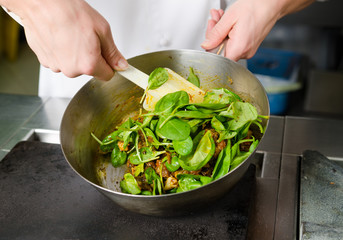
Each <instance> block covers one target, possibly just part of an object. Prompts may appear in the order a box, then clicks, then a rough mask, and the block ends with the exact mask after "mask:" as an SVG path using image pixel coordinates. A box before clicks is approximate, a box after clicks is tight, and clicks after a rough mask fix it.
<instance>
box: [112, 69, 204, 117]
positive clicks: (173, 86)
mask: <svg viewBox="0 0 343 240" xmlns="http://www.w3.org/2000/svg"><path fill="white" fill-rule="evenodd" d="M165 69H166V70H167V71H168V75H169V78H168V81H167V82H165V83H164V84H163V85H162V86H160V87H159V88H157V89H155V90H148V91H147V92H146V97H145V101H144V103H143V108H144V109H145V110H148V111H152V110H154V108H155V104H156V102H157V101H158V100H160V99H161V98H162V97H163V96H164V95H166V94H168V93H172V92H176V91H180V90H183V91H186V92H187V93H188V95H189V101H190V103H200V102H202V101H203V98H204V96H205V92H204V91H203V90H201V89H200V88H198V87H197V86H195V85H194V84H192V83H190V82H188V81H187V80H186V79H184V78H183V77H181V76H180V75H179V74H177V73H176V72H174V71H173V70H171V69H169V68H165ZM117 72H118V73H119V74H120V75H122V76H123V77H125V78H127V79H128V80H130V81H131V82H133V83H134V84H136V85H138V86H139V87H141V88H143V89H146V88H147V86H148V79H149V75H147V74H145V73H143V72H142V71H140V70H138V69H137V68H135V67H133V66H131V65H129V67H128V68H127V69H126V70H125V71H117Z"/></svg>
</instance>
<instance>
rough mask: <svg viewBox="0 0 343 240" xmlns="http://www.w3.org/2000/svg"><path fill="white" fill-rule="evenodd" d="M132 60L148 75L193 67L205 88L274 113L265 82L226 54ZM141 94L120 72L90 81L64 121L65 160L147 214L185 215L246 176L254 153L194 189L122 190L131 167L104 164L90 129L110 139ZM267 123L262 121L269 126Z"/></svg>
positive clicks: (177, 53) (174, 53)
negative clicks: (158, 192)
mask: <svg viewBox="0 0 343 240" xmlns="http://www.w3.org/2000/svg"><path fill="white" fill-rule="evenodd" d="M129 63H130V64H131V65H133V66H135V67H136V68H138V69H140V70H141V71H143V72H145V73H147V74H149V73H150V72H152V71H153V70H154V69H155V68H156V67H168V68H170V69H172V70H174V71H175V72H177V73H179V74H181V75H182V76H187V75H188V73H189V67H193V68H194V69H195V71H196V74H197V75H198V76H199V78H200V80H201V87H202V88H203V89H204V90H208V89H211V88H218V87H226V88H228V89H231V90H233V91H235V92H236V93H238V94H239V95H240V96H241V97H242V98H243V99H244V100H246V101H248V102H250V103H252V104H253V105H254V106H255V107H257V109H258V112H259V114H262V115H269V102H268V99H267V95H266V92H265V90H264V88H263V87H262V85H261V83H260V82H259V81H258V80H257V79H256V78H255V77H254V75H253V74H251V73H250V72H249V71H248V70H247V69H246V68H244V67H243V66H241V65H240V64H237V63H235V62H233V61H230V60H228V59H226V58H224V57H222V56H218V55H215V54H212V53H206V52H200V51H193V50H169V51H161V52H154V53H149V54H145V55H141V56H137V57H134V58H132V59H129ZM142 94H143V90H142V89H141V88H139V87H138V86H135V85H134V84H133V83H132V82H130V81H128V80H126V79H125V78H123V77H121V76H120V75H119V74H115V76H114V77H113V79H111V80H110V81H108V82H103V81H99V80H96V79H92V80H90V81H89V82H88V83H87V84H85V85H84V86H83V87H82V88H81V89H80V91H79V92H78V93H77V94H76V95H75V96H74V97H73V99H72V100H71V102H70V104H69V105H68V107H67V109H66V111H65V113H64V116H63V119H62V123H61V129H60V140H61V146H62V150H63V153H64V155H65V158H66V160H67V161H68V163H69V164H70V166H71V167H72V168H73V169H74V170H75V172H76V173H77V174H79V175H80V176H81V177H82V178H83V179H84V180H85V181H87V182H89V183H90V184H91V185H93V186H94V187H95V188H96V189H98V190H99V191H100V192H101V193H103V194H104V195H106V196H107V197H109V198H110V199H111V200H113V201H114V202H115V203H116V204H118V205H120V206H121V207H123V208H125V209H127V210H130V211H133V212H137V213H141V214H147V215H156V216H170V215H179V214H184V213H187V212H189V211H192V210H193V209H197V208H198V207H203V206H205V205H206V204H210V203H211V202H212V201H214V200H216V199H218V198H220V197H221V196H223V195H224V194H226V193H227V192H228V191H229V190H230V189H231V188H232V187H233V186H234V185H235V184H236V183H237V182H238V181H239V180H240V178H241V177H242V176H243V175H244V173H245V171H246V170H247V168H248V166H249V165H250V163H251V159H252V156H250V157H249V158H248V159H246V160H245V161H244V162H243V163H241V165H239V166H238V167H237V168H236V169H234V170H233V171H232V172H230V173H229V174H227V175H226V176H224V177H223V178H221V179H218V180H216V181H214V182H212V183H210V184H208V185H206V186H204V187H201V188H198V189H195V190H192V191H188V192H183V193H177V194H170V195H162V196H140V195H138V196H137V195H129V194H124V193H121V192H120V188H119V182H120V180H121V179H122V177H123V174H124V172H125V170H126V167H125V166H123V167H121V168H113V167H112V166H110V164H108V165H106V164H104V163H102V160H101V159H99V154H98V143H97V142H96V141H94V140H93V139H92V137H91V135H90V133H91V132H93V133H94V134H95V135H96V136H98V137H100V138H103V137H105V136H106V135H107V134H108V133H109V132H110V131H111V130H114V128H115V126H117V125H118V124H119V123H121V122H122V121H123V119H126V118H128V116H130V115H131V116H132V115H133V114H134V113H135V112H137V110H138V109H139V101H140V98H141V96H142ZM267 124H268V122H267V121H265V122H263V125H264V126H266V125H267ZM262 140H263V138H262Z"/></svg>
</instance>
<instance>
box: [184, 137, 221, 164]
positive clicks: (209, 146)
mask: <svg viewBox="0 0 343 240" xmlns="http://www.w3.org/2000/svg"><path fill="white" fill-rule="evenodd" d="M214 151H215V144H214V140H213V138H212V136H211V132H210V131H207V132H206V133H205V134H204V136H203V137H202V138H201V140H200V142H199V144H198V145H197V147H196V149H195V151H194V153H193V154H191V155H189V156H188V157H185V158H183V157H181V159H180V160H179V162H180V165H181V167H182V168H183V169H185V170H188V171H196V170H199V169H200V168H202V167H203V166H204V165H205V164H206V163H207V162H208V161H209V160H210V159H211V157H212V156H213V154H214Z"/></svg>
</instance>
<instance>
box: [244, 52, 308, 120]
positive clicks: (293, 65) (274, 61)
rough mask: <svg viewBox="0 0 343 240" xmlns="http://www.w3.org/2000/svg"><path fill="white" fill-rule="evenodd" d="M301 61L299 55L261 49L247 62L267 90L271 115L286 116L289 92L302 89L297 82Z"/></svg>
mask: <svg viewBox="0 0 343 240" xmlns="http://www.w3.org/2000/svg"><path fill="white" fill-rule="evenodd" d="M300 61H301V54H299V53H296V52H292V51H286V50H278V49H268V48H259V49H258V51H257V52H256V54H255V56H254V57H253V58H251V59H249V60H248V61H247V67H248V69H249V70H250V71H251V72H252V73H254V74H255V76H256V77H257V78H258V79H259V80H260V81H261V83H262V85H263V86H264V87H265V89H266V92H267V96H268V100H269V105H270V114H272V115H282V114H284V113H285V112H286V110H287V107H288V98H289V92H290V91H294V90H297V89H299V88H300V87H301V85H300V83H299V82H298V81H297V75H298V70H299V66H300Z"/></svg>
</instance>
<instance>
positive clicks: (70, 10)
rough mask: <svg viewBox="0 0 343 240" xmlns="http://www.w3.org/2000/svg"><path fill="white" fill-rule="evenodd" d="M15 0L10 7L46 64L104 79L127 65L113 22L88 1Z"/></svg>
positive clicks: (29, 41)
mask: <svg viewBox="0 0 343 240" xmlns="http://www.w3.org/2000/svg"><path fill="white" fill-rule="evenodd" d="M10 2H11V1H10ZM12 2H18V4H12V5H11V4H10V7H8V9H9V10H10V11H13V12H14V13H15V14H17V15H18V16H19V17H20V18H21V20H22V24H23V26H24V30H25V35H26V38H27V41H28V44H29V46H30V47H31V49H32V50H33V51H34V52H35V54H36V55H37V57H38V60H39V61H40V63H41V64H42V65H43V66H45V67H48V68H50V69H51V70H52V71H54V72H62V73H64V74H65V75H66V76H67V77H76V76H79V75H82V74H86V75H90V76H94V77H96V78H98V79H103V80H109V79H111V77H112V76H113V74H114V71H113V69H115V70H124V69H125V68H127V61H126V60H125V58H124V57H123V56H122V54H121V53H120V52H119V51H118V49H117V47H116V46H115V44H114V41H113V38H112V34H111V29H110V26H109V24H108V23H107V21H106V20H105V19H104V18H103V17H102V16H101V15H100V14H99V13H98V12H97V11H96V10H94V9H93V8H92V7H91V6H89V5H88V4H87V3H86V2H85V1H83V0H73V1H70V0H28V1H21V0H14V1H13V0H12ZM5 6H6V5H5ZM6 7H7V6H6Z"/></svg>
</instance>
